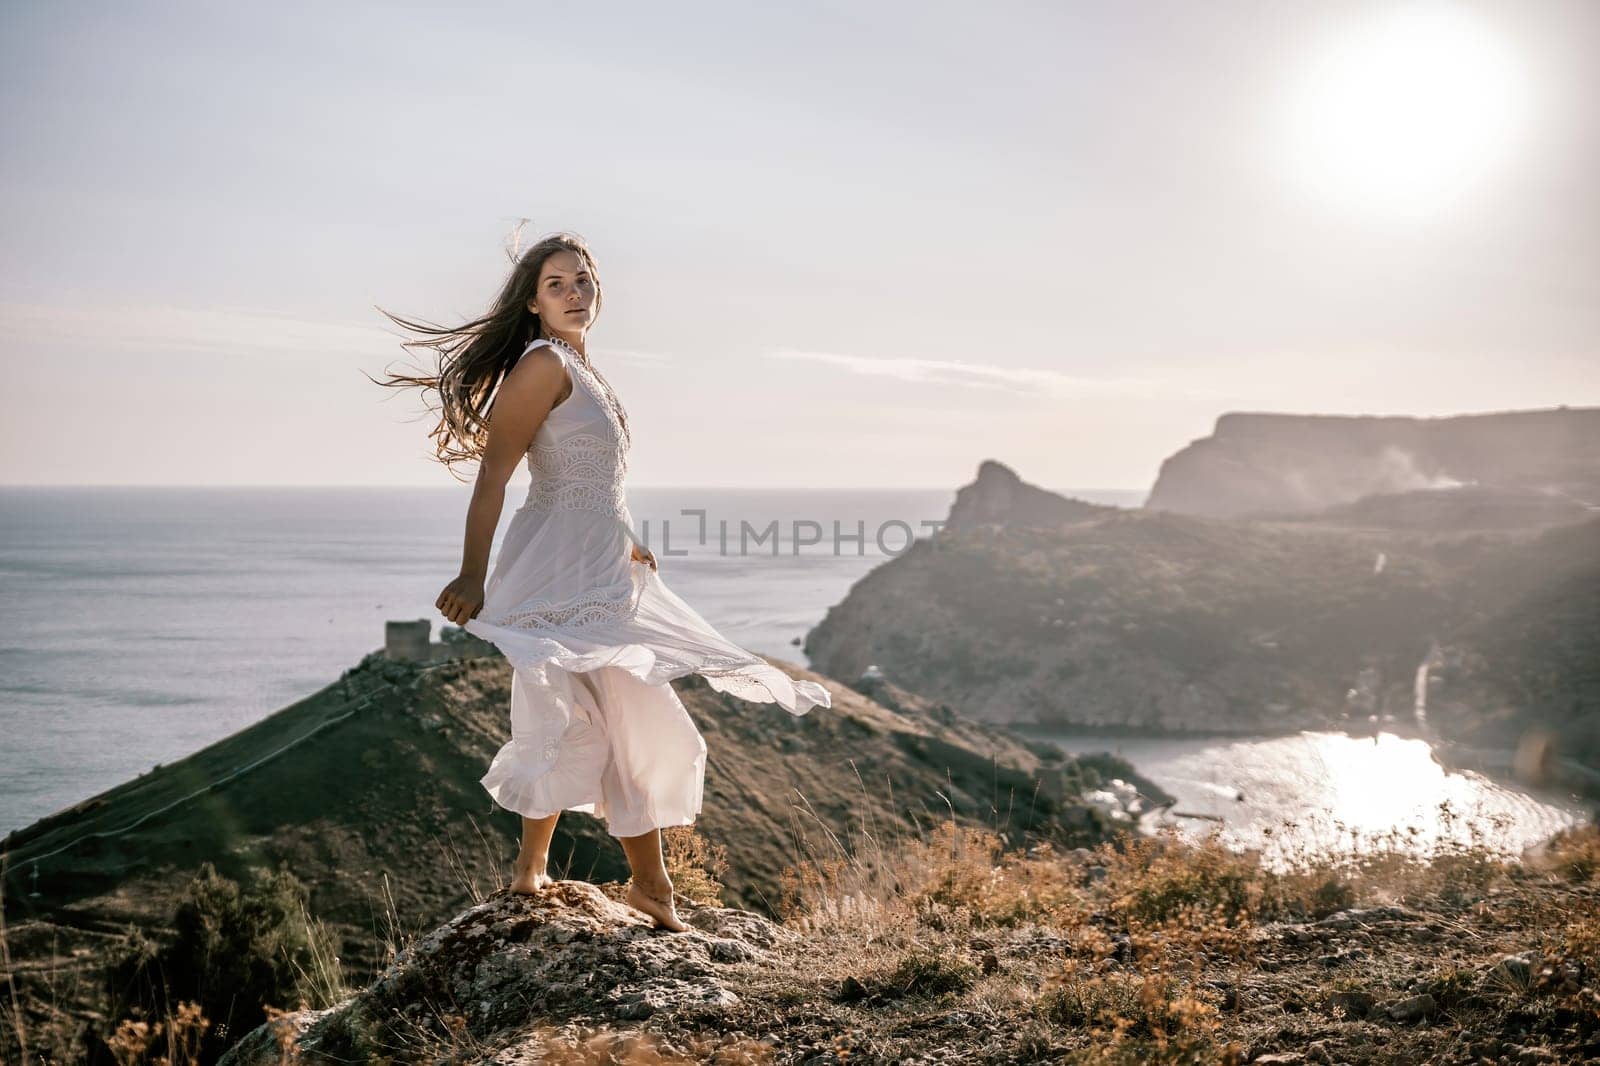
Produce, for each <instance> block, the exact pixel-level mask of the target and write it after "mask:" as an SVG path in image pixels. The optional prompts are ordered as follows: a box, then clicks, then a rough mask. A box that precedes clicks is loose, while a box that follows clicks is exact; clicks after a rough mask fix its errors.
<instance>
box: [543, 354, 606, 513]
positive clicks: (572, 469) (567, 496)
mask: <svg viewBox="0 0 1600 1066" xmlns="http://www.w3.org/2000/svg"><path fill="white" fill-rule="evenodd" d="M540 345H547V346H548V347H549V348H550V349H551V350H552V351H554V352H555V353H556V354H557V355H559V356H560V357H561V361H562V362H563V363H565V364H566V366H567V369H568V370H569V371H570V372H571V375H572V392H571V394H570V395H569V396H568V397H567V398H566V399H565V400H562V401H561V402H560V403H558V404H556V405H555V407H553V408H551V410H550V414H549V415H548V416H546V418H545V420H544V423H543V424H542V425H541V426H540V427H539V431H538V432H537V433H535V434H534V436H533V444H532V445H531V446H530V447H529V448H528V473H529V474H531V475H532V477H533V483H532V484H531V485H530V486H529V489H528V501H527V503H526V504H524V505H523V506H524V507H527V508H539V509H544V510H566V509H573V508H577V509H581V510H586V511H597V512H599V513H601V514H605V515H610V516H611V517H613V518H619V519H623V520H624V521H626V518H627V508H628V505H627V500H626V498H625V496H624V494H623V481H624V479H625V478H626V476H627V472H628V444H629V434H628V431H627V428H626V426H624V425H623V422H622V415H621V413H620V411H619V408H618V404H617V400H616V397H615V396H614V395H613V394H612V392H611V390H610V389H609V388H607V387H606V385H605V383H604V382H602V381H601V380H600V378H599V377H598V376H596V375H595V373H594V371H592V370H590V369H589V366H588V364H587V363H586V362H585V360H584V358H583V357H582V356H581V355H579V354H578V353H577V352H576V351H575V350H574V349H573V348H572V347H571V346H570V345H568V344H566V342H564V341H561V340H555V341H551V340H546V339H544V338H542V337H541V338H539V339H537V340H535V341H533V342H532V343H530V344H529V345H528V347H527V348H526V349H524V350H523V353H522V354H523V355H527V354H528V352H531V351H532V350H533V349H534V348H536V347H539V346H540Z"/></svg>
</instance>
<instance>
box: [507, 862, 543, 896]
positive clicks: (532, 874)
mask: <svg viewBox="0 0 1600 1066" xmlns="http://www.w3.org/2000/svg"><path fill="white" fill-rule="evenodd" d="M511 875H512V876H511V891H512V892H515V893H518V894H519V895H523V896H531V895H533V894H534V893H535V892H537V891H539V890H540V889H541V888H549V887H550V885H551V884H552V883H553V882H554V878H552V877H551V876H550V875H549V874H547V873H545V872H544V863H542V862H541V863H540V864H539V865H538V866H533V865H528V866H523V865H521V864H517V865H514V866H512V867H511Z"/></svg>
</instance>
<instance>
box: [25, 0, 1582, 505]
mask: <svg viewBox="0 0 1600 1066" xmlns="http://www.w3.org/2000/svg"><path fill="white" fill-rule="evenodd" d="M1596 54H1600V4H1595V3H1589V2H1587V0H1566V2H1556V0H1530V2H1516V3H1512V2H1502V3H1453V2H1447V0H1418V2H1408V0H1394V2H1387V3H1360V2H1338V3H1334V2H1328V3H1320V4H1314V3H1304V4H1299V3H1296V4H1285V3H1275V2H1270V0H1262V2H1229V0H1213V2H1208V3H1205V4H1194V3H1189V2H1186V0H1185V2H1155V0H1141V2H1138V3H1127V2H1125V0H1106V2H1103V3H1089V2H1076V3H1066V2H1059V0H1057V2H1040V3H1016V2H1003V0H1000V2H992V3H987V4H983V5H971V4H953V3H942V2H937V3H935V2H913V3H887V2H872V0H861V2H850V3H842V2H832V0H829V2H823V3H794V4H784V5H765V4H762V5H752V4H745V3H716V4H707V3H694V2H683V3H675V4H670V5H663V4H657V3H627V4H624V3H605V2H591V3H587V4H581V5H540V4H526V3H504V4H488V3H477V4H474V3H452V4H450V5H448V6H446V5H443V4H431V5H416V4H404V3H383V4H377V3H358V2H341V3H337V4H299V3H274V4H270V5H266V4H263V5H248V6H247V5H238V4H227V5H222V4H211V3H139V4H126V3H116V4H111V3H93V2H79V3H72V4H49V3H45V2H42V0H35V2H17V0H8V2H6V3H4V4H3V5H0V92H3V93H4V98H5V107H4V112H3V113H4V116H5V117H4V119H3V121H4V124H5V136H4V138H3V141H0V226H3V237H4V240H3V248H4V252H3V257H0V372H3V373H4V378H5V382H6V385H5V389H4V392H3V396H4V399H3V401H0V402H3V404H4V419H3V421H0V484H5V485H39V484H56V485H65V484H96V485H112V484H118V485H124V484H125V485H151V484H158V485H258V484H261V485H264V484H272V485H391V486H393V485H416V486H425V485H434V486H444V485H453V484H458V483H459V482H458V481H456V480H454V479H453V478H452V476H451V474H450V473H449V472H448V471H446V470H445V469H444V468H443V467H442V466H441V465H440V464H438V463H437V462H436V461H435V460H434V459H433V458H432V442H431V441H430V440H429V438H428V435H427V434H428V430H430V429H431V428H432V427H433V425H434V422H435V418H434V416H432V415H431V414H430V413H429V412H428V410H427V409H426V407H425V406H424V405H423V403H422V399H421V397H420V396H419V395H418V393H417V392H416V391H415V390H405V391H401V390H390V389H383V388H380V387H378V386H376V385H374V384H373V383H372V382H371V381H369V380H368V378H367V377H366V376H365V375H367V374H370V375H372V376H373V377H379V376H381V375H382V374H383V373H384V372H385V371H389V370H405V369H407V368H412V369H414V368H416V367H417V366H418V365H419V364H420V361H421V360H422V358H423V357H424V356H429V355H431V353H430V352H429V351H428V350H427V349H421V350H418V351H410V350H407V349H404V348H402V347H401V345H400V342H401V341H402V340H404V339H406V338H405V334H404V332H403V331H402V330H401V329H400V328H399V327H398V326H396V325H395V324H393V323H392V322H390V321H389V320H388V319H387V318H385V317H384V315H383V314H382V313H381V311H380V310H379V308H382V309H384V310H388V311H391V312H394V313H396V314H399V315H401V316H404V317H408V318H420V319H423V320H426V321H432V322H439V323H460V322H463V321H466V320H468V319H470V318H472V317H474V316H476V315H478V314H480V313H482V312H483V311H485V310H486V309H487V308H488V306H489V304H490V302H491V300H492V299H493V297H494V296H495V294H496V293H497V292H498V291H499V289H500V287H501V285H502V283H503V282H504V280H505V277H506V275H507V272H508V269H509V265H510V264H509V261H508V259H507V249H508V247H509V245H510V242H511V240H512V236H511V235H512V230H513V228H514V226H515V225H516V223H517V220H519V219H527V220H528V221H527V222H526V223H525V224H524V228H523V231H522V233H523V238H524V240H525V241H531V240H532V239H536V238H537V237H538V236H539V235H542V234H544V233H547V232H550V231H554V230H568V231H573V232H576V233H578V234H580V235H581V236H583V237H584V238H585V239H586V240H587V241H588V242H589V244H590V246H591V247H592V248H593V250H594V252H595V255H596V258H597V262H598V267H599V271H600V275H601V281H602V285H603V287H604V292H605V307H604V310H603V312H602V313H601V315H600V317H599V319H598V320H597V321H596V323H595V325H594V326H593V328H592V329H591V331H590V333H589V336H588V344H587V346H588V348H589V352H590V354H591V356H592V357H593V358H594V360H595V362H596V363H597V365H599V366H600V367H601V368H602V369H603V371H604V372H605V374H606V376H607V377H608V379H609V380H610V381H611V383H612V384H613V386H614V387H615V388H616V389H617V391H618V393H619V394H620V396H621V398H622V401H623V403H624V405H625V406H626V407H627V410H628V415H629V420H630V424H631V426H632V428H633V445H632V450H631V452H630V454H629V473H628V483H629V485H630V486H633V487H647V486H691V485H692V486H763V487H824V486H834V487H874V486H905V487H927V488H951V489H953V488H955V487H957V486H959V485H962V484H965V483H967V482H969V481H970V480H971V479H972V477H973V476H974V474H975V472H976V469H977V467H978V464H979V463H980V462H982V461H983V460H985V459H998V460H999V461H1001V462H1003V463H1006V464H1007V465H1009V466H1010V467H1012V468H1013V469H1014V470H1016V471H1017V472H1018V474H1020V475H1021V476H1022V477H1023V478H1024V479H1025V480H1027V481H1030V482H1033V483H1035V484H1040V485H1044V486H1047V487H1052V488H1105V489H1114V488H1125V489H1139V488H1148V487H1149V485H1150V484H1151V483H1152V482H1153V481H1154V479H1155V476H1156V474H1157V472H1158V470H1159V468H1160V464H1161V461H1162V460H1163V459H1164V458H1166V457H1167V456H1169V455H1171V454H1172V453H1174V452H1176V451H1178V450H1179V449H1181V448H1183V447H1184V446H1185V445H1187V444H1188V443H1189V442H1191V441H1192V440H1195V439H1198V438H1202V437H1205V436H1207V435H1208V434H1209V433H1210V432H1211V429H1212V426H1213V424H1214V422H1215V420H1216V418H1217V416H1219V415H1221V414H1223V413H1225V412H1228V411H1240V410H1251V411H1282V412H1294V413H1306V414H1311V413H1323V414H1385V415H1394V414H1409V415H1417V416H1443V415H1451V414H1458V413H1473V412H1483V411H1494V410H1507V409H1526V408H1539V407H1552V406H1556V405H1559V404H1569V405H1573V406H1578V405H1593V404H1597V403H1600V372H1597V371H1600V196H1597V195H1596V193H1595V190H1596V189H1600V68H1597V67H1596V66H1595V64H1594V62H1593V56H1594V55H1596ZM461 476H462V477H470V476H471V469H470V468H467V469H465V470H464V471H462V472H461ZM519 476H521V477H523V478H525V477H526V475H519Z"/></svg>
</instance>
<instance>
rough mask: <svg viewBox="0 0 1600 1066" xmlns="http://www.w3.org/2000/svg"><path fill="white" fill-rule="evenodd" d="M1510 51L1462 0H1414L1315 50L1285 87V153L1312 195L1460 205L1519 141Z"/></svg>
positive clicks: (1522, 91)
mask: <svg viewBox="0 0 1600 1066" xmlns="http://www.w3.org/2000/svg"><path fill="white" fill-rule="evenodd" d="M1525 98H1526V83H1525V79H1524V78H1523V75H1522V70H1521V69H1520V65H1519V63H1518V62H1517V57H1516V56H1515V54H1514V53H1513V51H1512V49H1511V48H1510V47H1509V45H1508V44H1507V42H1506V41H1505V40H1504V39H1503V38H1502V37H1500V36H1499V35H1497V34H1496V33H1495V31H1494V29H1493V28H1492V27H1491V26H1489V25H1486V24H1485V23H1484V22H1483V21H1482V20H1481V19H1479V18H1478V17H1476V16H1475V15H1473V14H1472V12H1470V11H1468V10H1466V9H1464V8H1463V7H1461V6H1459V5H1457V4H1454V3H1446V2H1427V3H1422V2H1419V3H1414V4H1409V5H1406V6H1404V7H1398V8H1394V9H1392V10H1389V11H1387V12H1385V13H1384V14H1383V15H1382V16H1380V17H1378V18H1377V19H1375V20H1373V21H1370V22H1367V23H1364V24H1362V25H1360V26H1357V27H1352V28H1351V29H1350V30H1349V31H1348V32H1346V33H1345V34H1343V35H1341V36H1340V37H1339V38H1337V39H1335V40H1332V41H1330V42H1328V45H1327V46H1326V47H1325V48H1324V49H1323V50H1322V51H1321V52H1320V53H1319V54H1317V55H1315V56H1313V57H1311V59H1310V60H1309V61H1308V62H1307V64H1306V66H1305V67H1304V68H1303V69H1302V71H1301V72H1300V74H1299V77H1298V80H1297V82H1296V84H1295V85H1294V86H1293V88H1292V91H1291V92H1290V94H1289V96H1288V100H1289V116H1288V117H1289V138H1288V140H1289V153H1288V159H1289V162H1290V165H1291V167H1292V169H1293V170H1294V171H1295V174H1296V177H1297V178H1298V179H1299V180H1300V181H1301V183H1302V184H1304V185H1305V186H1306V187H1307V188H1308V189H1309V190H1310V191H1311V192H1312V193H1313V194H1314V195H1317V196H1319V197H1321V198H1324V199H1326V200H1329V201H1332V202H1334V203H1337V204H1339V205H1340V206H1343V207H1346V208H1352V209H1356V210H1359V211H1361V212H1364V213H1371V214H1390V215H1401V216H1406V217H1416V216H1420V215H1426V214H1429V213H1434V212H1437V211H1441V210H1448V209H1450V208H1453V207H1456V206H1458V205H1459V204H1460V203H1461V202H1462V201H1463V200H1464V199H1466V198H1469V197H1470V196H1471V195H1472V194H1473V193H1476V192H1478V191H1480V190H1481V189H1482V188H1483V187H1484V185H1485V184H1486V183H1487V182H1488V181H1489V180H1490V179H1492V178H1493V176H1494V175H1495V173H1496V172H1497V170H1498V169H1499V168H1500V167H1501V166H1503V165H1504V163H1505V162H1506V161H1507V159H1508V158H1509V157H1510V156H1511V155H1512V154H1513V152H1514V149H1515V141H1516V136H1517V134H1518V133H1519V131H1520V129H1521V127H1522V125H1523V120H1524V113H1525V110H1526V99H1525Z"/></svg>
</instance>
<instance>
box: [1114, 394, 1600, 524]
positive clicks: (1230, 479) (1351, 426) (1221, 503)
mask: <svg viewBox="0 0 1600 1066" xmlns="http://www.w3.org/2000/svg"><path fill="white" fill-rule="evenodd" d="M1457 487H1476V488H1477V489H1478V490H1479V491H1478V493H1477V494H1476V498H1475V499H1474V500H1473V501H1471V502H1472V504H1473V506H1475V507H1477V508H1480V509H1481V508H1482V507H1483V506H1484V504H1483V499H1484V497H1486V496H1494V495H1497V494H1501V493H1504V494H1507V495H1508V497H1509V502H1508V505H1507V506H1506V507H1504V508H1501V509H1500V510H1501V515H1500V517H1501V518H1502V519H1504V518H1505V517H1507V516H1511V515H1517V516H1522V517H1523V518H1524V519H1529V518H1534V517H1536V516H1537V515H1538V513H1539V511H1538V510H1530V509H1528V508H1526V507H1524V506H1521V504H1522V502H1523V501H1521V500H1519V499H1517V497H1519V496H1521V495H1524V494H1530V493H1531V494H1537V495H1540V496H1544V497H1548V500H1547V501H1545V503H1544V506H1543V508H1541V509H1540V510H1551V511H1554V512H1556V514H1555V518H1556V520H1558V521H1568V520H1571V519H1570V517H1562V514H1563V513H1566V514H1567V515H1569V516H1570V515H1571V514H1572V512H1574V511H1576V510H1581V509H1583V508H1586V507H1590V508H1592V507H1593V506H1595V505H1597V504H1600V407H1566V406H1561V407H1556V408H1550V409H1546V410H1533V411H1504V412H1495V413H1490V414H1475V415H1455V416H1451V417H1447V418H1409V417H1388V416H1383V417H1380V416H1372V415H1360V416H1354V415H1292V414H1277V413H1270V412H1255V411H1234V412H1229V413H1227V414H1224V415H1221V416H1219V417H1218V418H1217V422H1216V426H1215V428H1214V429H1213V430H1212V432H1211V436H1209V437H1203V438H1200V439H1198V440H1194V441H1191V442H1190V443H1189V444H1188V446H1187V447H1185V448H1183V449H1182V450H1181V451H1179V452H1177V453H1175V454H1174V455H1172V456H1170V457H1169V458H1167V459H1166V461H1164V462H1163V463H1162V464H1161V471H1160V474H1159V476H1158V477H1157V478H1156V482H1155V485H1154V487H1153V488H1152V489H1151V490H1150V496H1149V499H1148V500H1146V501H1145V506H1146V507H1148V508H1151V509H1154V510H1163V511H1177V512H1180V513H1183V514H1195V515H1247V514H1258V513H1270V514H1281V513H1286V512H1287V513H1293V512H1312V511H1320V510H1322V509H1323V508H1327V507H1331V506H1334V505H1337V504H1346V503H1351V502H1352V501H1355V500H1359V499H1361V498H1363V497H1370V496H1378V495H1393V494H1405V493H1412V492H1418V491H1421V490H1438V489H1450V488H1457ZM1446 502H1453V501H1452V498H1451V497H1450V496H1448V495H1445V496H1440V497H1434V498H1433V505H1434V506H1435V507H1437V506H1441V505H1443V504H1444V503H1446Z"/></svg>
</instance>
